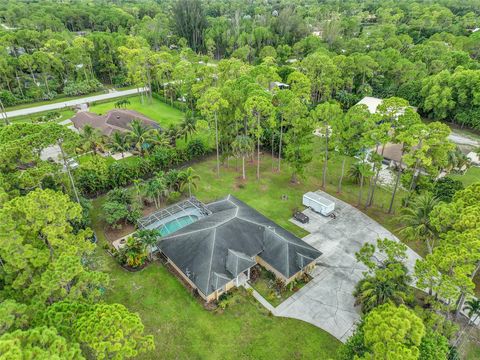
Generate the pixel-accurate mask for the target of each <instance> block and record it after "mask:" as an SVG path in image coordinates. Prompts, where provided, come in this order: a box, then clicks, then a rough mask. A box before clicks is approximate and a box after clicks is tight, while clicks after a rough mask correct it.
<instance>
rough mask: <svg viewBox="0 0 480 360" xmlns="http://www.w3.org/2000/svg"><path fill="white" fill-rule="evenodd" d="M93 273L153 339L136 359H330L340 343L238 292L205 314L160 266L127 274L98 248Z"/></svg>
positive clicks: (97, 224)
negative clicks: (103, 277)
mask: <svg viewBox="0 0 480 360" xmlns="http://www.w3.org/2000/svg"><path fill="white" fill-rule="evenodd" d="M102 201H103V198H99V199H97V200H94V201H93V205H94V207H93V211H92V226H93V228H94V229H96V233H97V236H98V237H99V244H100V245H102V244H104V243H105V237H104V234H103V231H102V230H103V228H104V223H103V221H102V219H101V215H100V209H101V202H102ZM96 258H97V261H96V262H95V263H96V264H97V266H98V268H99V269H101V270H103V271H105V272H107V273H108V274H109V276H110V279H111V283H110V286H109V288H108V290H107V293H106V301H107V302H118V303H122V304H124V305H125V306H127V307H128V308H129V309H130V310H131V311H134V312H137V313H138V314H139V315H140V317H141V318H142V321H143V323H144V325H145V331H146V333H148V334H152V335H153V336H154V338H155V344H156V350H155V351H152V352H150V353H148V354H144V355H142V356H140V357H139V359H152V360H153V359H155V360H156V359H219V360H220V359H221V360H223V359H272V360H273V359H275V360H276V359H330V358H331V359H333V358H335V353H336V350H337V348H338V347H339V346H340V342H339V341H338V340H336V339H335V338H333V337H332V336H330V335H329V334H327V333H326V332H324V331H323V330H321V329H318V328H316V327H314V326H313V325H310V324H308V323H305V322H302V321H299V320H294V319H287V318H278V317H274V316H271V315H269V314H268V311H267V310H266V309H265V308H263V307H262V306H261V305H260V303H258V302H257V301H256V300H255V299H254V298H253V297H251V296H250V295H248V294H247V293H246V292H245V291H244V290H239V291H238V292H236V293H235V295H234V300H233V303H232V304H231V305H230V306H229V307H228V308H227V309H226V310H225V311H224V312H212V311H208V310H205V309H204V308H203V306H202V305H201V304H200V303H199V302H197V300H195V299H194V298H193V297H192V295H190V293H189V292H188V291H187V289H186V288H185V287H184V286H183V284H182V283H181V282H180V281H179V280H178V279H177V278H175V277H174V276H173V275H171V274H170V273H169V272H168V271H167V270H166V269H165V268H164V267H163V265H161V264H159V263H153V264H150V265H149V266H148V267H147V268H146V269H144V270H142V271H140V272H136V273H129V272H126V271H124V270H123V269H122V268H120V267H119V266H118V265H117V264H116V262H115V261H114V260H113V259H112V258H111V257H110V256H108V255H107V254H106V252H105V251H104V250H103V249H102V248H101V246H99V247H98V248H97V251H96Z"/></svg>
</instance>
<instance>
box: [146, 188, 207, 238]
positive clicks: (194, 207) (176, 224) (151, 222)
mask: <svg viewBox="0 0 480 360" xmlns="http://www.w3.org/2000/svg"><path fill="white" fill-rule="evenodd" d="M211 213H212V212H211V211H210V210H208V209H207V208H206V207H205V205H204V204H202V203H201V202H200V201H198V200H197V199H196V198H195V197H191V198H189V199H187V200H184V201H182V202H179V203H177V204H173V205H171V206H169V207H167V208H165V209H161V210H158V211H155V212H154V213H152V214H150V215H148V216H145V217H143V218H141V219H140V220H139V221H138V227H139V229H149V230H153V229H157V230H159V232H160V234H161V235H162V236H167V235H169V234H171V233H174V232H175V231H177V230H180V229H181V228H183V227H185V226H187V225H189V224H191V223H194V222H195V221H197V220H199V219H201V218H203V217H205V216H208V215H210V214H211Z"/></svg>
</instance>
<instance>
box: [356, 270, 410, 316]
mask: <svg viewBox="0 0 480 360" xmlns="http://www.w3.org/2000/svg"><path fill="white" fill-rule="evenodd" d="M410 280H411V279H410V277H409V276H408V275H407V273H406V269H405V267H404V266H403V265H402V264H400V263H391V264H389V265H388V266H387V268H383V269H378V270H377V271H376V272H375V275H373V276H367V277H365V278H364V279H362V280H361V281H360V282H359V283H358V284H357V286H356V287H355V291H354V293H353V295H354V296H355V298H356V302H357V304H361V305H362V311H363V312H364V313H367V312H369V311H370V310H372V309H373V308H375V307H377V306H378V305H382V304H385V303H387V302H389V301H391V302H393V303H395V304H396V305H400V304H403V303H405V301H406V300H407V298H408V296H409V294H410V287H409V283H410Z"/></svg>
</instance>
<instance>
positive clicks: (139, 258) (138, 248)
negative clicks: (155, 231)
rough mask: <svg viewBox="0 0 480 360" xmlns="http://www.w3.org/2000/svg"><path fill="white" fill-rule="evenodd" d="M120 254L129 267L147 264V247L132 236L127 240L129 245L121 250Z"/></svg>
mask: <svg viewBox="0 0 480 360" xmlns="http://www.w3.org/2000/svg"><path fill="white" fill-rule="evenodd" d="M120 253H121V254H122V255H123V256H124V258H125V261H126V263H127V265H129V266H131V267H138V266H142V265H143V264H144V262H145V258H146V253H145V246H144V244H143V243H142V241H141V240H140V238H138V237H136V236H130V237H129V238H128V239H127V243H126V244H125V246H124V247H123V248H122V249H121V250H120Z"/></svg>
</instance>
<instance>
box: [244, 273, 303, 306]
mask: <svg viewBox="0 0 480 360" xmlns="http://www.w3.org/2000/svg"><path fill="white" fill-rule="evenodd" d="M310 280H311V277H310V275H308V274H304V275H303V276H301V277H300V278H298V279H296V280H294V281H292V282H290V283H289V284H287V285H285V283H284V282H282V281H281V280H279V279H278V278H276V277H275V275H274V274H273V273H272V272H270V271H268V270H267V269H265V268H263V267H261V266H260V265H255V266H254V267H253V268H252V270H251V275H250V285H251V286H252V287H253V288H254V289H255V290H257V292H258V293H259V294H260V295H262V296H263V297H264V298H265V299H266V300H267V301H268V302H269V303H270V304H272V305H273V306H274V307H277V306H278V305H280V304H281V303H282V302H284V301H285V300H286V299H288V298H289V297H290V296H292V295H293V294H295V293H296V292H297V291H298V290H300V289H301V288H302V287H303V286H305V285H306V284H308V282H309V281H310Z"/></svg>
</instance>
